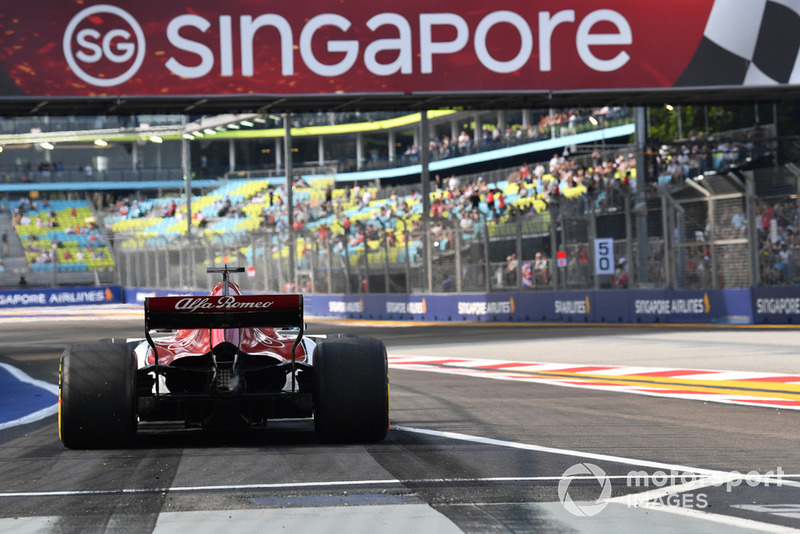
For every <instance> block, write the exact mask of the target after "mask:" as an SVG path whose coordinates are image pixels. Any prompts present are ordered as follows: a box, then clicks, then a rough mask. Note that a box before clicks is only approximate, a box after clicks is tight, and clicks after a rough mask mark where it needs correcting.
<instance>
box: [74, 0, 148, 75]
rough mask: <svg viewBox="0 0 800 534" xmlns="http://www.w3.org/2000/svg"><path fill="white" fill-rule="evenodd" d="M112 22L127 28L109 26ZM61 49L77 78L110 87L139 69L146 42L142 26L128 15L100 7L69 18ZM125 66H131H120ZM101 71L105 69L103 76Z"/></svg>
mask: <svg viewBox="0 0 800 534" xmlns="http://www.w3.org/2000/svg"><path fill="white" fill-rule="evenodd" d="M111 21H114V22H117V21H119V23H124V24H122V25H123V26H126V27H109V22H111ZM112 24H113V23H112ZM62 47H63V50H64V57H65V58H66V60H67V64H68V65H69V67H70V68H71V69H72V71H73V72H74V73H75V75H76V76H78V78H80V79H81V80H83V81H85V82H86V83H88V84H91V85H95V86H98V87H113V86H115V85H119V84H121V83H123V82H125V81H127V80H129V79H130V78H131V77H132V76H133V75H134V74H136V72H137V71H138V70H139V67H141V66H142V62H143V61H144V54H145V39H144V32H142V27H141V26H140V25H139V23H138V22H137V21H136V19H134V18H133V17H132V16H131V14H130V13H128V12H127V11H125V10H124V9H121V8H119V7H116V6H111V5H108V4H99V5H96V6H91V7H87V8H86V9H84V10H82V11H80V12H79V13H78V14H76V15H75V16H74V17H72V20H70V21H69V24H68V25H67V29H66V30H65V31H64V38H63V41H62ZM101 60H106V61H107V63H100V62H101ZM127 63H130V66H128V68H127V69H125V68H124V67H125V66H124V65H123V64H127ZM98 64H99V65H98ZM104 68H107V69H108V71H107V72H105V73H103V72H102V70H103V69H104ZM123 69H124V70H123ZM87 70H90V71H91V72H92V73H91V74H90V73H89V72H87ZM104 74H105V75H104Z"/></svg>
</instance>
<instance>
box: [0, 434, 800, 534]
mask: <svg viewBox="0 0 800 534" xmlns="http://www.w3.org/2000/svg"><path fill="white" fill-rule="evenodd" d="M392 428H393V429H394V430H397V431H401V432H411V433H416V434H422V435H428V436H435V437H441V438H445V439H453V440H459V441H467V442H471V443H481V444H486V445H493V446H499V447H508V448H513V449H522V450H529V451H536V452H545V453H551V454H558V455H563V456H572V457H577V458H581V459H591V460H602V461H609V462H616V463H624V464H631V465H638V466H642V467H652V468H659V469H668V470H670V471H682V472H685V473H693V474H697V475H705V476H704V478H703V479H700V480H692V481H691V482H687V483H685V484H679V485H669V486H666V487H664V488H659V489H657V490H652V491H645V492H642V493H639V494H634V495H623V496H620V497H615V498H612V499H608V501H607V502H608V503H609V504H616V505H626V506H627V507H629V508H642V509H652V510H658V511H661V512H665V513H670V514H674V515H680V516H683V517H688V518H692V519H697V520H702V521H709V522H712V523H716V524H721V525H727V526H731V527H738V528H744V529H751V530H754V531H758V532H770V533H778V532H800V530H796V529H792V528H788V527H785V526H779V525H773V524H769V523H762V522H759V521H754V520H751V519H744V518H740V517H734V516H726V515H721V514H712V513H709V512H705V511H700V510H695V509H686V508H682V507H679V506H664V505H660V504H658V503H657V502H656V503H652V502H650V501H653V500H656V499H659V498H660V497H663V496H666V495H671V494H675V493H683V492H686V491H691V490H697V489H703V488H706V487H710V486H718V485H721V484H723V483H725V482H726V481H730V480H732V479H733V478H734V477H741V476H742V475H741V474H740V473H734V472H725V471H719V470H714V469H702V468H696V467H690V466H685V465H680V464H668V463H664V462H653V461H649V460H640V459H636V458H626V457H622V456H612V455H607V454H594V453H586V452H581V451H574V450H570V449H558V448H554V447H543V446H540V445H532V444H529V443H519V442H514V441H506V440H499V439H493V438H485V437H481V436H472V435H469V434H461V433H457V432H442V431H437V430H429V429H422V428H414V427H405V426H394V427H392ZM798 477H800V474H792V475H781V478H780V479H779V481H778V482H779V483H780V484H782V485H790V486H794V487H800V483H798V482H793V481H790V480H785V479H786V478H798ZM563 478H564V477H563V476H555V477H553V476H551V477H488V478H452V479H446V478H439V479H419V480H405V481H403V480H399V479H378V480H342V481H332V482H294V483H275V484H238V485H213V486H177V487H172V488H123V489H117V490H72V491H70V490H63V491H34V492H2V493H0V498H32V497H65V496H86V495H124V494H142V493H167V492H175V493H178V492H202V491H237V490H268V489H273V490H274V489H304V488H305V489H313V488H331V487H358V486H389V485H392V486H393V485H407V484H425V483H431V484H442V483H463V482H537V481H552V482H556V481H561V480H562V479H563ZM569 478H570V480H573V479H583V478H585V479H595V477H569ZM608 478H610V479H622V478H627V475H622V476H620V475H612V476H609V477H608ZM760 478H761V479H763V480H760V482H762V483H768V482H770V481H773V480H775V477H774V476H773V477H769V476H761V477H760ZM659 479H661V477H659Z"/></svg>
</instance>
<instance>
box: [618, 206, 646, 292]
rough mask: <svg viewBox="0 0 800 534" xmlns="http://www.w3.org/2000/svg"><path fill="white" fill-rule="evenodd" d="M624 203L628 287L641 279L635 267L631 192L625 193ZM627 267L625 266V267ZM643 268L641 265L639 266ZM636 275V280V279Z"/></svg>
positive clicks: (633, 285)
mask: <svg viewBox="0 0 800 534" xmlns="http://www.w3.org/2000/svg"><path fill="white" fill-rule="evenodd" d="M623 203H624V209H625V257H626V258H627V260H628V264H627V268H628V287H637V286H636V285H635V284H636V283H638V281H639V276H638V271H637V269H635V268H634V265H636V264H635V263H634V260H633V222H632V221H631V197H630V192H627V193H626V194H625V195H623ZM624 268H625V267H623V269H624ZM638 268H639V269H641V268H642V266H641V265H639V266H638ZM634 277H635V281H634Z"/></svg>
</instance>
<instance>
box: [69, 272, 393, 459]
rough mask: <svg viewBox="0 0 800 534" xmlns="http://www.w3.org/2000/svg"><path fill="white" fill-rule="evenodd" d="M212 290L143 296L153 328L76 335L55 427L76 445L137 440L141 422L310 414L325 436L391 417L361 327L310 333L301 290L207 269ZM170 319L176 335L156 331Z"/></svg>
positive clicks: (373, 342)
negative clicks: (249, 284)
mask: <svg viewBox="0 0 800 534" xmlns="http://www.w3.org/2000/svg"><path fill="white" fill-rule="evenodd" d="M208 271H209V272H213V273H221V274H222V282H221V283H219V284H217V285H216V287H214V289H213V290H212V291H211V294H210V296H200V297H197V296H184V297H150V298H147V299H146V300H145V304H144V307H145V315H144V322H145V339H144V340H135V341H128V340H124V341H116V340H106V341H99V342H96V343H86V344H77V345H71V346H69V347H68V348H67V349H66V350H65V351H64V353H63V355H62V356H61V368H60V380H59V386H60V389H59V410H58V429H59V436H60V437H61V441H62V442H63V443H64V445H66V446H67V447H69V448H73V449H97V448H117V447H128V446H131V445H132V444H133V441H134V438H135V436H136V432H137V428H138V426H139V423H140V422H150V421H166V422H181V423H183V424H185V425H186V427H188V428H196V427H199V428H215V427H216V428H219V427H222V428H228V427H245V428H252V427H264V426H265V425H266V424H267V421H269V420H271V419H287V418H311V417H313V419H314V429H315V432H316V434H317V437H318V438H319V439H320V441H323V442H351V443H352V442H371V441H379V440H381V439H383V438H384V437H385V436H386V434H387V432H388V428H389V378H388V364H387V359H386V349H385V347H384V345H383V343H382V342H381V341H379V340H377V339H371V338H359V337H354V336H337V337H327V338H325V339H318V340H316V341H315V340H314V339H311V338H310V337H308V336H305V337H304V336H303V333H304V330H305V328H306V325H305V323H304V321H303V297H302V295H299V294H285V295H284V294H280V295H244V294H242V292H241V290H240V289H239V287H238V286H237V285H236V284H234V283H233V282H230V281H229V280H228V278H229V274H230V273H235V272H243V271H244V269H243V268H228V266H227V265H226V266H225V267H224V268H221V269H208ZM164 330H168V331H169V332H170V333H169V335H166V336H164V335H161V336H159V335H158V332H157V331H164Z"/></svg>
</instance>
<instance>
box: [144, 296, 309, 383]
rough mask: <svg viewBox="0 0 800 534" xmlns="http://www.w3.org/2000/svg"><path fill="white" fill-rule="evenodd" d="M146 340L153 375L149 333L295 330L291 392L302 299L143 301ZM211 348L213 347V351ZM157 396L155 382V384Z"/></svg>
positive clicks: (302, 326) (207, 298)
mask: <svg viewBox="0 0 800 534" xmlns="http://www.w3.org/2000/svg"><path fill="white" fill-rule="evenodd" d="M144 326H145V337H146V338H147V342H148V343H149V344H150V347H151V348H152V349H153V353H154V355H155V366H156V374H158V366H159V357H158V350H157V349H156V345H155V343H154V342H153V338H152V337H151V336H150V331H151V330H158V329H167V330H176V329H200V328H253V327H274V328H286V327H291V328H297V329H298V331H297V337H296V338H295V340H294V343H293V344H292V390H294V366H295V362H296V359H297V358H296V352H297V346H298V345H299V344H300V341H301V340H302V338H303V328H304V323H303V296H302V295H299V294H290V295H220V296H202V297H193V296H184V297H148V298H146V299H145V301H144ZM212 348H213V347H212ZM156 394H159V392H158V381H156Z"/></svg>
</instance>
